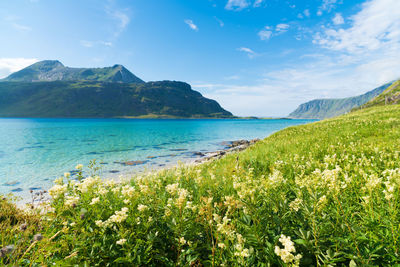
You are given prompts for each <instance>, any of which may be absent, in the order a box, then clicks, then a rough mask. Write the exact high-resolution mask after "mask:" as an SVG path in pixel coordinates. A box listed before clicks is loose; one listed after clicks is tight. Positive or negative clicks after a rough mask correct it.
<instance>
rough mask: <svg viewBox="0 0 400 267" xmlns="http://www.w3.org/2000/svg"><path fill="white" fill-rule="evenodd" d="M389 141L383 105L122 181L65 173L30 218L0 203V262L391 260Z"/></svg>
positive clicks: (393, 151) (397, 155) (396, 198)
mask: <svg viewBox="0 0 400 267" xmlns="http://www.w3.org/2000/svg"><path fill="white" fill-rule="evenodd" d="M398 140H400V105H388V106H379V107H373V108H366V109H363V110H359V111H356V112H352V113H349V114H347V115H344V116H341V117H337V118H334V119H329V120H324V121H320V122H316V123H311V124H308V125H302V126H296V127H290V128H287V129H285V130H282V131H280V132H277V133H275V134H273V135H271V136H270V137H268V138H266V139H264V140H262V141H260V142H258V143H256V144H255V145H253V146H251V147H250V148H248V149H247V150H245V151H243V152H240V153H235V154H229V155H227V156H226V157H224V158H222V159H220V160H214V161H211V162H207V163H205V164H202V165H198V166H181V167H178V168H176V169H172V170H164V171H161V172H159V173H153V174H149V175H148V176H142V177H136V178H135V179H132V180H131V181H129V182H126V183H122V184H116V183H115V182H112V181H102V180H101V179H100V178H99V177H97V176H96V175H95V174H94V173H93V174H92V175H91V177H86V178H84V177H82V176H81V172H80V173H79V174H78V180H71V178H70V176H69V174H68V173H67V174H65V177H64V178H60V179H58V180H57V181H56V182H55V186H54V187H53V188H52V189H50V191H49V192H50V195H51V196H52V197H53V200H52V201H51V203H50V205H51V207H50V208H47V209H48V210H49V212H48V213H45V214H44V215H40V216H41V217H40V218H41V219H40V221H39V222H38V221H37V219H35V218H39V215H37V216H36V217H35V216H31V217H28V216H26V217H22V215H20V214H19V212H18V211H15V210H13V208H12V207H10V206H9V204H7V202H5V201H4V200H3V201H0V205H1V207H0V223H1V226H2V227H1V228H0V236H1V238H0V247H3V249H2V251H3V252H2V253H3V256H2V257H0V264H3V265H4V264H10V265H11V264H12V265H31V264H33V265H34V264H37V265H50V264H56V265H57V264H58V265H73V264H77V265H84V264H86V265H87V266H96V265H99V266H106V265H110V266H111V265H113V266H114V265H117V264H121V265H132V266H138V265H150V266H175V265H181V266H203V265H207V266H210V265H211V266H298V265H302V266H317V265H322V266H337V265H340V266H393V265H396V264H400V251H399V249H400V246H399V238H400V209H399V205H400V144H399V141H398ZM81 167H82V166H77V169H78V170H81ZM4 207H6V208H4ZM35 212H37V211H36V209H33V210H31V211H30V213H31V214H34V213H35ZM25 223H26V224H25Z"/></svg>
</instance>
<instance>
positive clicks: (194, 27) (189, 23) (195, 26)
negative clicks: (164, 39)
mask: <svg viewBox="0 0 400 267" xmlns="http://www.w3.org/2000/svg"><path fill="white" fill-rule="evenodd" d="M185 23H186V24H187V25H188V26H189V27H190V28H191V29H192V30H194V31H198V30H199V28H198V27H197V25H196V24H194V23H193V21H192V20H191V19H185Z"/></svg>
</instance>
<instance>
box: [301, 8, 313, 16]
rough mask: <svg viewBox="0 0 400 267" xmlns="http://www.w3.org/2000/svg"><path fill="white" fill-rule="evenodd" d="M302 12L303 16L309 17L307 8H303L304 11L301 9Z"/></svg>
mask: <svg viewBox="0 0 400 267" xmlns="http://www.w3.org/2000/svg"><path fill="white" fill-rule="evenodd" d="M303 14H304V16H306V17H309V16H310V15H311V14H310V10H309V9H306V10H304V11H303Z"/></svg>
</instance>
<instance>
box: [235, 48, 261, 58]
mask: <svg viewBox="0 0 400 267" xmlns="http://www.w3.org/2000/svg"><path fill="white" fill-rule="evenodd" d="M237 50H238V51H241V52H245V53H246V54H247V56H248V57H249V58H253V57H254V56H256V55H257V54H256V52H254V51H253V50H251V49H250V48H248V47H240V48H238V49H237Z"/></svg>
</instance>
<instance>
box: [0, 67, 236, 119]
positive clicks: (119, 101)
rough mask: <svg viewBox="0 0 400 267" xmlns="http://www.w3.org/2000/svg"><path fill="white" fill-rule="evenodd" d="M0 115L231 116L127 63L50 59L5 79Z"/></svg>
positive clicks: (177, 84)
mask: <svg viewBox="0 0 400 267" xmlns="http://www.w3.org/2000/svg"><path fill="white" fill-rule="evenodd" d="M0 117H91V118H92V117H142V118H147V117H149V118H152V117H156V118H160V117H161V118H167V117H183V118H226V117H233V116H232V113H230V112H229V111H226V110H225V109H223V108H222V107H221V106H220V105H219V104H218V103H217V102H216V101H214V100H211V99H207V98H205V97H203V96H202V95H201V94H200V93H199V92H197V91H194V90H192V88H191V86H190V85H189V84H187V83H184V82H177V81H160V82H147V83H146V82H144V81H143V80H141V79H139V78H138V77H136V76H135V75H134V74H132V73H131V72H130V71H129V70H127V69H126V68H125V67H124V66H122V65H114V66H113V67H106V68H69V67H65V66H64V65H63V64H62V63H61V62H59V61H57V60H45V61H41V62H38V63H35V64H33V65H31V66H29V67H27V68H25V69H23V70H20V71H18V72H15V73H13V74H11V75H10V76H8V77H7V78H5V79H3V80H1V81H0Z"/></svg>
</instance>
